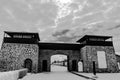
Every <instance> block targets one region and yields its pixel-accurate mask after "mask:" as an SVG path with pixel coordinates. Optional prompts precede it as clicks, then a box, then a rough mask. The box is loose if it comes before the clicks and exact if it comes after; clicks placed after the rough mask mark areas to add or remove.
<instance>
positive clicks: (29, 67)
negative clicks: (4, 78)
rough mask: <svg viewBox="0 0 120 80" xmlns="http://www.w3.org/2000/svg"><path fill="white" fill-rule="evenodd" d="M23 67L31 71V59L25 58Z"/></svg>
mask: <svg viewBox="0 0 120 80" xmlns="http://www.w3.org/2000/svg"><path fill="white" fill-rule="evenodd" d="M24 67H25V68H27V69H28V72H31V71H32V60H31V59H26V60H25V61H24Z"/></svg>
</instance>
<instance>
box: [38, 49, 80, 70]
mask: <svg viewBox="0 0 120 80" xmlns="http://www.w3.org/2000/svg"><path fill="white" fill-rule="evenodd" d="M57 54H62V55H66V56H67V57H68V63H69V64H68V70H69V71H71V70H72V66H71V65H72V60H77V62H78V61H79V60H80V51H79V50H48V49H46V50H45V49H42V50H40V55H39V72H42V61H43V60H47V62H48V66H47V71H50V67H51V66H50V63H51V56H52V55H57ZM77 67H78V65H77Z"/></svg>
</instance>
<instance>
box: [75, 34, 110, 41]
mask: <svg viewBox="0 0 120 80" xmlns="http://www.w3.org/2000/svg"><path fill="white" fill-rule="evenodd" d="M88 38H94V39H96V38H100V39H104V40H107V39H109V38H112V36H100V35H85V36H83V37H82V38H81V39H79V40H78V41H77V42H83V41H84V40H86V39H88Z"/></svg>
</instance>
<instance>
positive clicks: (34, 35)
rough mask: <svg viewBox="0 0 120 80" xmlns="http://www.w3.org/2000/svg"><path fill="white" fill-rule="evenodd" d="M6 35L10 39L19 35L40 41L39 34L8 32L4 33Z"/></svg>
mask: <svg viewBox="0 0 120 80" xmlns="http://www.w3.org/2000/svg"><path fill="white" fill-rule="evenodd" d="M4 33H6V34H7V35H9V36H10V37H13V36H15V35H21V36H31V37H32V38H36V39H38V40H39V41H40V38H39V34H38V33H31V32H10V31H4Z"/></svg>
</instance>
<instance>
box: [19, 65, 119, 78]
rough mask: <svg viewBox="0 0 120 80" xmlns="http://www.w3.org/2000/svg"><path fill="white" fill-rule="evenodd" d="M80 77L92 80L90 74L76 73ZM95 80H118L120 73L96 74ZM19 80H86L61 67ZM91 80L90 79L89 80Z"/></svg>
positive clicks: (53, 66) (53, 67) (54, 66)
mask: <svg viewBox="0 0 120 80" xmlns="http://www.w3.org/2000/svg"><path fill="white" fill-rule="evenodd" d="M78 74H80V75H83V76H86V77H90V78H93V76H94V75H93V74H92V73H78ZM97 77H98V78H96V80H120V73H97ZM21 80H88V79H86V78H84V77H82V76H78V75H75V74H72V73H70V72H68V71H67V68H66V67H62V66H56V65H52V66H51V72H44V73H38V74H30V73H28V74H27V76H25V77H24V78H23V79H21ZM89 80H91V79H89Z"/></svg>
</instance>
